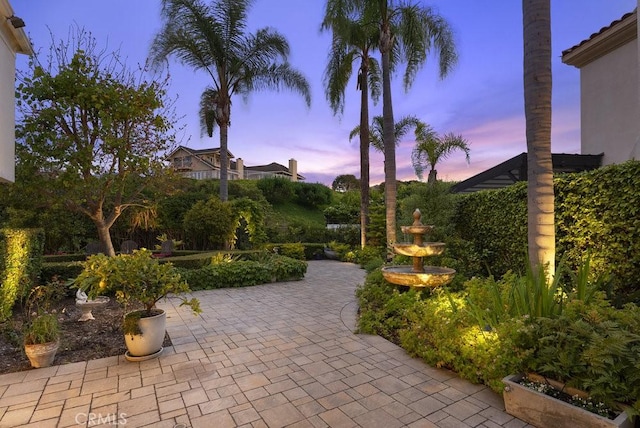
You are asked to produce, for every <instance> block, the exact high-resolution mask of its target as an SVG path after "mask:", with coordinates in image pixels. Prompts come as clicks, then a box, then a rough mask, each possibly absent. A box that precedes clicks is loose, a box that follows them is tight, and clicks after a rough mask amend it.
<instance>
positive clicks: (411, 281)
mask: <svg viewBox="0 0 640 428" xmlns="http://www.w3.org/2000/svg"><path fill="white" fill-rule="evenodd" d="M455 274H456V271H455V270H453V269H450V268H446V267H439V266H425V267H424V272H414V271H413V267H412V266H387V267H383V268H382V276H384V279H386V280H387V281H389V282H390V283H392V284H396V285H406V286H409V287H432V288H433V287H440V286H441V285H446V284H448V283H450V282H451V281H452V280H453V277H454V276H455Z"/></svg>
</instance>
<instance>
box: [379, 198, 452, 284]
mask: <svg viewBox="0 0 640 428" xmlns="http://www.w3.org/2000/svg"><path fill="white" fill-rule="evenodd" d="M421 217H422V214H421V213H420V210H418V209H416V210H415V211H414V212H413V224H412V225H411V226H402V227H401V229H402V233H405V234H410V235H413V242H412V243H411V242H399V243H396V244H394V245H393V251H394V252H395V253H396V254H402V255H405V256H410V257H412V258H413V265H412V266H387V267H384V268H382V276H384V278H385V279H386V280H387V281H389V282H390V283H392V284H396V285H405V286H409V287H431V288H434V287H439V286H442V285H446V284H448V283H450V282H451V281H452V280H453V277H454V276H455V274H456V271H455V270H453V269H449V268H446V267H439V266H424V257H428V256H434V255H438V254H442V252H443V251H444V247H445V244H444V243H442V242H424V239H423V236H424V235H425V234H426V233H429V232H431V231H432V230H433V228H434V227H433V226H428V225H423V224H422V222H421V221H420V218H421Z"/></svg>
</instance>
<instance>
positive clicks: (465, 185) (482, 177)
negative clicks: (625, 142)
mask: <svg viewBox="0 0 640 428" xmlns="http://www.w3.org/2000/svg"><path fill="white" fill-rule="evenodd" d="M602 156H603V155H602V153H601V154H598V155H576V154H566V153H553V154H552V155H551V158H552V162H553V173H554V174H560V173H564V172H580V171H588V170H591V169H596V168H599V167H600V165H601V163H602ZM518 181H527V153H521V154H519V155H517V156H515V157H512V158H511V159H508V160H506V161H504V162H502V163H501V164H499V165H496V166H494V167H493V168H489V169H488V170H486V171H483V172H481V173H480V174H477V175H474V176H473V177H470V178H468V179H466V180H464V181H461V182H459V183H457V184H455V185H454V186H452V187H451V192H452V193H472V192H478V191H480V190H495V189H501V188H503V187H507V186H510V185H512V184H514V183H517V182H518Z"/></svg>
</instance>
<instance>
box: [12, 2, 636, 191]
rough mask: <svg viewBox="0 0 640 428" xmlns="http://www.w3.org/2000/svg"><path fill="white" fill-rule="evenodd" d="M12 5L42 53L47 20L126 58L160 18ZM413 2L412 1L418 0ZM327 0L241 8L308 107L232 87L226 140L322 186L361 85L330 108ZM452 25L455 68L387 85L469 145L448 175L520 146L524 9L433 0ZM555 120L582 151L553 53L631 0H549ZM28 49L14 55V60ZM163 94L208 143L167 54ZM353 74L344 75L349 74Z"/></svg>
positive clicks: (375, 167) (569, 78)
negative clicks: (273, 33) (282, 55)
mask: <svg viewBox="0 0 640 428" xmlns="http://www.w3.org/2000/svg"><path fill="white" fill-rule="evenodd" d="M10 1H11V5H12V6H13V9H14V11H15V14H16V15H17V16H19V17H21V18H23V19H24V21H25V22H26V24H27V26H26V27H25V31H26V32H27V34H28V35H29V36H30V37H31V40H32V43H33V45H34V49H35V50H36V51H37V50H42V52H43V53H46V50H47V48H48V47H49V45H50V40H51V39H50V35H49V31H51V32H52V33H53V34H54V36H55V37H56V39H60V38H64V39H66V38H67V34H68V31H69V28H70V26H71V25H72V24H73V23H77V24H78V25H79V26H81V27H84V28H85V29H87V30H89V31H91V32H92V33H93V35H94V36H95V37H96V38H97V40H98V44H99V46H105V45H107V46H108V48H109V49H110V50H115V49H117V48H120V49H121V51H122V53H123V54H124V56H125V57H126V58H127V63H128V64H129V65H130V66H132V67H133V66H135V65H136V64H138V63H143V62H144V60H145V58H146V56H147V54H148V49H149V45H150V43H151V40H152V38H153V36H154V35H155V33H156V32H157V31H158V30H159V28H160V1H158V0H127V1H123V0H110V1H101V2H98V1H87V0H55V1H51V0H10ZM416 1H418V0H416ZM324 3H325V0H256V1H255V4H254V7H253V8H252V9H251V12H250V19H249V23H250V26H251V27H252V29H257V28H260V27H264V26H271V27H274V28H275V29H277V30H278V31H280V32H281V33H282V34H284V35H285V36H286V37H287V39H288V40H289V43H290V45H291V57H290V61H291V63H292V64H293V65H294V66H295V67H296V68H298V69H299V70H301V71H302V72H303V73H304V74H305V75H306V77H307V79H308V80H309V82H310V84H311V90H312V106H311V108H310V109H307V108H306V106H305V104H304V101H303V99H302V97H301V96H299V95H294V94H291V93H289V92H271V91H267V92H261V93H254V94H253V95H251V96H250V98H249V100H248V102H247V103H245V102H244V101H243V100H242V98H236V99H235V100H233V101H234V103H233V107H232V111H231V123H232V126H231V128H230V129H229V150H230V151H231V152H232V153H233V154H234V156H236V157H238V158H242V159H243V160H244V163H245V165H248V166H251V165H262V164H268V163H270V162H278V163H280V164H282V165H285V166H286V165H288V160H289V159H290V158H294V159H296V160H297V161H298V172H299V173H301V174H303V175H304V176H305V177H306V178H307V182H311V183H313V182H320V183H324V184H327V185H330V184H331V182H332V181H333V179H334V178H335V177H336V176H337V175H340V174H353V175H355V176H357V177H358V176H359V175H360V167H359V153H358V152H359V149H358V143H357V139H356V140H354V141H353V142H350V141H349V137H348V136H349V132H350V130H351V129H353V127H354V126H355V125H357V124H358V122H359V107H360V104H359V103H360V101H359V93H358V92H357V91H356V90H355V81H352V82H351V83H350V84H349V86H348V89H347V101H346V106H345V111H344V114H343V115H342V117H335V116H333V114H332V112H331V110H330V109H329V106H328V103H327V101H326V99H325V96H324V87H323V84H322V80H323V79H322V77H323V73H324V68H325V64H326V58H327V53H328V49H329V38H330V36H329V34H328V33H323V34H321V33H320V32H319V26H320V21H321V19H322V13H323V8H324ZM421 3H424V4H427V5H429V6H433V7H434V8H435V9H436V10H437V11H438V12H439V13H440V14H441V15H442V16H443V17H445V18H446V19H447V20H448V21H449V23H450V24H451V26H452V27H453V29H454V31H455V34H456V43H457V46H458V51H459V56H460V60H459V63H458V65H457V67H456V68H455V69H454V71H453V72H452V73H451V74H450V75H449V76H448V77H447V78H446V79H445V80H439V79H438V76H437V70H436V67H435V64H436V63H435V58H434V57H430V58H429V59H428V61H427V63H426V65H425V67H424V68H423V69H422V71H421V72H419V73H418V75H417V77H416V79H415V82H414V84H413V86H412V88H411V90H410V92H409V93H405V92H404V91H403V89H402V87H401V76H396V78H395V80H394V82H395V83H394V86H393V106H394V115H395V118H396V120H398V119H399V118H400V117H402V116H405V115H415V116H417V117H418V118H419V119H421V120H423V121H424V122H426V123H429V124H430V125H431V126H433V127H434V128H435V129H436V131H438V132H439V133H447V132H454V133H456V134H462V136H463V137H465V138H466V139H467V140H468V141H469V143H470V147H471V163H470V164H467V163H466V162H465V159H464V155H463V154H461V153H457V154H454V155H452V156H451V157H450V158H449V159H447V160H445V161H444V162H443V163H442V164H440V165H439V166H438V168H437V169H438V177H439V178H441V179H444V180H451V181H454V180H455V181H458V180H464V179H466V178H469V177H471V176H472V175H474V174H477V173H478V172H481V171H483V170H485V169H487V168H490V167H492V166H494V165H497V164H498V163H500V162H503V161H505V160H507V159H509V158H511V157H513V156H515V155H517V154H519V153H522V152H524V151H526V142H525V125H524V123H525V122H524V107H523V103H524V101H523V89H522V11H521V2H520V1H517V0H492V1H478V0H431V1H427V2H421ZM551 3H552V5H551V6H552V9H551V13H552V21H551V25H552V40H553V42H552V44H553V46H552V49H553V52H552V57H553V124H552V127H553V131H552V150H553V152H557V153H579V152H580V93H579V91H580V82H579V71H578V70H577V69H576V68H574V67H571V66H568V65H565V64H562V62H561V53H562V51H563V50H565V49H567V48H570V47H571V46H574V45H576V44H578V43H579V42H581V41H582V40H584V39H587V38H589V36H590V35H591V34H592V33H594V32H597V31H598V30H600V28H602V27H604V26H608V25H609V24H610V23H611V22H612V21H613V20H616V19H619V18H620V17H621V16H622V15H623V14H625V13H627V12H631V11H633V9H634V7H635V6H636V0H580V1H566V0H552V2H551ZM25 65H26V58H20V57H19V58H18V67H24V66H25ZM170 72H171V76H172V84H171V93H172V95H173V96H175V95H177V96H178V100H177V103H176V110H177V114H178V115H179V116H184V119H183V122H184V125H186V134H185V137H184V139H183V141H182V144H183V145H186V146H188V147H191V148H194V149H200V148H208V147H218V146H219V135H218V134H217V133H216V134H214V136H213V138H212V139H211V138H208V137H202V138H201V137H200V127H199V122H198V116H197V113H198V102H199V97H200V94H201V92H202V90H203V89H204V88H205V87H206V86H207V85H208V84H209V81H208V80H207V76H206V75H205V74H204V73H195V72H194V71H192V70H191V69H189V68H187V67H185V66H182V65H180V64H178V63H177V62H175V61H174V60H172V61H171V62H170ZM352 80H353V79H352ZM370 113H371V115H372V116H373V115H379V114H382V102H380V103H379V104H378V105H375V106H374V105H371V106H370ZM414 145H415V141H414V140H413V134H412V133H410V134H408V135H407V136H406V137H405V138H404V140H403V141H402V142H401V143H400V146H399V147H398V149H397V155H396V157H397V169H398V173H397V178H398V179H400V180H415V179H416V175H415V173H414V171H413V168H412V166H411V150H412V148H413V147H414ZM382 181H384V173H383V158H382V155H381V154H379V153H376V152H374V151H372V155H371V183H372V184H377V183H379V182H382Z"/></svg>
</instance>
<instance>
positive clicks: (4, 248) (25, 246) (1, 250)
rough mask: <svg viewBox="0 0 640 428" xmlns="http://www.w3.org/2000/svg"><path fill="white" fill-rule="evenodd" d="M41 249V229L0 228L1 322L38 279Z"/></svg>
mask: <svg viewBox="0 0 640 428" xmlns="http://www.w3.org/2000/svg"><path fill="white" fill-rule="evenodd" d="M43 249H44V232H43V231H42V229H0V321H5V320H7V319H8V318H9V317H11V310H12V309H13V305H14V304H15V303H16V301H17V300H18V299H24V298H25V297H27V296H28V294H29V292H30V290H31V287H33V285H34V284H35V283H36V282H37V281H38V278H39V277H40V271H41V269H42V253H43Z"/></svg>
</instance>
